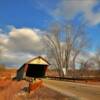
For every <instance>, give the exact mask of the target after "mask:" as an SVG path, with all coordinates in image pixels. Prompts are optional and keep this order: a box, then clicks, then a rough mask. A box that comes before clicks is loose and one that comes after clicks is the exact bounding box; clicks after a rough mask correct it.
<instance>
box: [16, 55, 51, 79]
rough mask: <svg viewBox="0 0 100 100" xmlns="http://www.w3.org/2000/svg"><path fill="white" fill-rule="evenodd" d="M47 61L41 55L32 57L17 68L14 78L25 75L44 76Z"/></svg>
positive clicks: (20, 77)
mask: <svg viewBox="0 0 100 100" xmlns="http://www.w3.org/2000/svg"><path fill="white" fill-rule="evenodd" d="M49 65H50V64H49V62H48V61H47V60H46V59H44V58H43V57H41V56H38V57H36V58H33V59H31V60H29V61H28V62H26V63H24V64H23V65H22V66H21V67H20V68H19V69H18V70H17V75H16V79H17V80H21V79H23V78H25V77H26V76H27V77H34V78H38V77H44V76H45V72H46V69H47V67H48V66H49Z"/></svg>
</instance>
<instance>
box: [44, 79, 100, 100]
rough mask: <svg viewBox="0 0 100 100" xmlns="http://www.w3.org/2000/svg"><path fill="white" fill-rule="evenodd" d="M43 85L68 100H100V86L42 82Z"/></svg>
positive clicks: (52, 81) (51, 81) (54, 81)
mask: <svg viewBox="0 0 100 100" xmlns="http://www.w3.org/2000/svg"><path fill="white" fill-rule="evenodd" d="M44 82H45V85H46V86H47V87H49V88H52V89H54V90H56V91H59V92H61V93H63V94H65V95H67V96H69V97H70V98H71V99H70V100H100V85H89V84H82V83H73V82H64V81H56V80H48V79H47V80H44Z"/></svg>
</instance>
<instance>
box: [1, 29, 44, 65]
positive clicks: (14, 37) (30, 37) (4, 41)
mask: <svg viewBox="0 0 100 100" xmlns="http://www.w3.org/2000/svg"><path fill="white" fill-rule="evenodd" d="M40 32H41V31H40V30H39V29H31V28H19V29H17V28H15V27H13V28H12V29H11V31H10V32H8V33H7V34H3V33H2V32H0V63H4V64H5V63H6V64H13V65H14V64H22V63H24V61H26V60H27V59H28V58H32V56H34V55H37V54H42V51H43V43H42V35H40V34H41V33H40Z"/></svg>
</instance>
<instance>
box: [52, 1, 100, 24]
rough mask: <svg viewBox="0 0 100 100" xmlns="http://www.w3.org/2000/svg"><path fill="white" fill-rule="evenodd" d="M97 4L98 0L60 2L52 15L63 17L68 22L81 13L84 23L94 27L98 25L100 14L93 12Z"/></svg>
mask: <svg viewBox="0 0 100 100" xmlns="http://www.w3.org/2000/svg"><path fill="white" fill-rule="evenodd" d="M98 3H100V1H99V0H62V1H61V2H60V3H59V5H58V7H57V8H56V9H55V11H54V14H55V16H56V17H58V16H63V17H65V18H66V19H67V20H69V19H72V18H73V17H75V16H76V15H77V14H79V13H81V14H82V16H83V17H84V18H85V20H86V21H88V22H89V23H90V24H91V25H95V24H98V23H100V12H96V13H95V12H94V11H93V8H94V7H95V6H96V5H97V4H98Z"/></svg>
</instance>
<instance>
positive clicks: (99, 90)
mask: <svg viewBox="0 0 100 100" xmlns="http://www.w3.org/2000/svg"><path fill="white" fill-rule="evenodd" d="M15 75H16V70H15V69H9V70H5V71H0V100H81V99H82V98H83V99H82V100H99V98H100V82H81V81H76V82H64V81H57V80H50V79H44V80H43V84H42V85H41V86H40V87H39V88H37V89H35V90H34V91H31V92H30V93H28V87H29V83H28V82H27V81H25V80H22V81H16V80H12V77H14V76H15ZM83 83H85V85H84V84H83ZM91 84H92V85H93V86H92V85H91ZM86 98H88V99H86ZM89 98H90V99H89Z"/></svg>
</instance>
